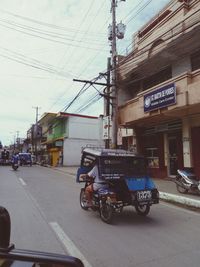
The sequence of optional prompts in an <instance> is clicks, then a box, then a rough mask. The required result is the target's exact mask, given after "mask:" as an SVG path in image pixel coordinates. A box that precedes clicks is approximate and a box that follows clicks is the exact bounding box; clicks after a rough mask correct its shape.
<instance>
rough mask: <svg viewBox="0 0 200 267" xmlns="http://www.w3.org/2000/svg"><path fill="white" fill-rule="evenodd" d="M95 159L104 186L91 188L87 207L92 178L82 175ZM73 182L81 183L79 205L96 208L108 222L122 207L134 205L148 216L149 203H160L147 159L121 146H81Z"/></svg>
mask: <svg viewBox="0 0 200 267" xmlns="http://www.w3.org/2000/svg"><path fill="white" fill-rule="evenodd" d="M94 161H95V162H96V164H97V167H98V172H99V177H100V180H101V183H102V184H106V185H107V187H106V188H105V187H103V188H100V189H98V190H97V191H93V193H92V206H88V199H87V198H88V197H87V194H86V188H87V186H88V185H90V184H91V183H93V182H94V181H93V180H91V178H88V177H87V176H85V177H86V178H85V179H82V177H83V175H82V174H86V173H88V172H89V171H90V170H91V168H92V166H93V162H94ZM76 181H77V182H79V183H84V187H83V188H81V192H80V206H81V208H82V209H83V210H88V208H91V209H92V210H94V211H99V213H100V217H101V219H102V220H103V221H104V222H106V223H111V222H112V220H113V217H114V214H115V213H121V212H122V210H123V208H124V207H125V206H134V207H135V209H136V212H137V213H138V214H139V215H143V216H145V215H147V214H148V213H149V211H150V206H151V205H152V204H156V203H159V192H158V190H157V188H156V187H155V184H154V182H153V181H152V179H151V178H150V177H149V176H148V175H147V170H146V160H145V158H144V157H143V156H139V155H136V154H135V153H133V152H129V151H126V150H122V149H102V148H92V147H91V148H88V147H86V148H84V149H83V150H82V157H81V166H80V167H79V169H78V171H77V178H76Z"/></svg>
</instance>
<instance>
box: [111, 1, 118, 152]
mask: <svg viewBox="0 0 200 267" xmlns="http://www.w3.org/2000/svg"><path fill="white" fill-rule="evenodd" d="M111 8H112V84H113V86H112V97H113V100H112V144H111V146H112V148H117V131H118V91H117V73H116V65H117V47H116V0H112V7H111Z"/></svg>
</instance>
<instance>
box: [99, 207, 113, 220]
mask: <svg viewBox="0 0 200 267" xmlns="http://www.w3.org/2000/svg"><path fill="white" fill-rule="evenodd" d="M113 216H114V210H113V208H112V207H111V206H110V205H109V204H107V203H103V204H101V205H100V217H101V219H102V221H103V222H105V223H108V224H110V223H112V220H113Z"/></svg>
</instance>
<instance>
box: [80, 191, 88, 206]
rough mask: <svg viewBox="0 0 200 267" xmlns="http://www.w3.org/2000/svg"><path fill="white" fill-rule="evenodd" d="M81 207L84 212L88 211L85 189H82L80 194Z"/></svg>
mask: <svg viewBox="0 0 200 267" xmlns="http://www.w3.org/2000/svg"><path fill="white" fill-rule="evenodd" d="M80 206H81V208H82V209H83V210H88V201H87V197H86V194H85V189H84V188H82V189H81V192H80Z"/></svg>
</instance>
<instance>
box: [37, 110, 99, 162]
mask: <svg viewBox="0 0 200 267" xmlns="http://www.w3.org/2000/svg"><path fill="white" fill-rule="evenodd" d="M50 115H51V116H50ZM50 115H48V116H47V115H46V116H45V118H46V119H45V120H44V118H43V119H42V121H43V128H44V127H45V129H46V131H43V134H44V132H46V135H47V136H46V141H45V142H43V143H42V146H43V147H44V146H46V147H45V151H46V153H45V154H46V155H48V162H49V164H51V165H52V166H56V165H64V166H77V165H79V164H80V157H81V150H82V147H84V146H86V145H93V146H103V145H104V142H103V139H102V138H103V134H102V130H103V129H102V118H101V117H99V118H98V117H94V116H87V115H79V114H72V113H65V112H59V113H58V114H54V116H52V114H50ZM47 122H48V124H46V123H47ZM44 123H45V124H46V126H44Z"/></svg>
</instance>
